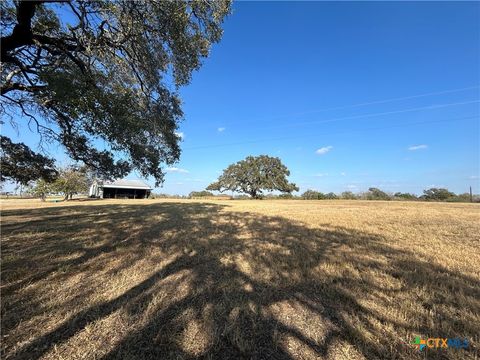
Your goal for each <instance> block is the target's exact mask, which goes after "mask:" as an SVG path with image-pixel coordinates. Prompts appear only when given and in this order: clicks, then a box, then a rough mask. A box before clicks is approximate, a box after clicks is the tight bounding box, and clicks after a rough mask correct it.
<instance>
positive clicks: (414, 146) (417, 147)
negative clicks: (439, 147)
mask: <svg viewBox="0 0 480 360" xmlns="http://www.w3.org/2000/svg"><path fill="white" fill-rule="evenodd" d="M426 148H428V145H424V144H422V145H412V146H410V147H409V148H408V150H410V151H415V150H422V149H426Z"/></svg>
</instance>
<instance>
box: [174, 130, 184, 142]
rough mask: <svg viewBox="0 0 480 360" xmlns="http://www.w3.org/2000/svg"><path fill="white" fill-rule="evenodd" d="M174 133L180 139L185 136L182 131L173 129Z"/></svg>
mask: <svg viewBox="0 0 480 360" xmlns="http://www.w3.org/2000/svg"><path fill="white" fill-rule="evenodd" d="M175 135H177V136H178V137H179V138H180V139H182V140H183V139H184V138H185V133H184V132H182V131H175Z"/></svg>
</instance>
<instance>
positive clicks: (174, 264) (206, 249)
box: [1, 200, 480, 359]
mask: <svg viewBox="0 0 480 360" xmlns="http://www.w3.org/2000/svg"><path fill="white" fill-rule="evenodd" d="M13 201H14V200H9V201H8V202H7V201H5V202H3V203H2V207H3V210H2V255H1V256H2V283H1V287H2V288H1V290H2V313H1V316H2V324H1V328H2V358H5V359H14V358H15V359H38V358H45V359H60V358H67V359H77V358H86V359H91V358H97V359H99V358H100V359H119V358H122V359H159V358H162V359H191V358H197V357H202V358H212V359H213V358H231V359H237V358H258V359H265V358H271V359H319V358H320V359H323V358H324V359H342V358H343V359H363V358H366V359H374V358H378V359H380V358H382V359H383V358H401V359H415V358H419V359H420V358H425V357H428V358H458V359H464V358H472V359H473V358H475V357H476V356H478V350H479V347H478V346H479V345H478V344H479V342H478V341H479V338H478V336H479V334H480V325H479V324H480V286H479V284H480V265H479V264H480V250H479V249H480V240H479V235H478V234H479V233H480V224H479V220H480V218H479V214H480V213H479V207H478V206H474V205H469V204H424V203H400V202H361V201H351V202H348V201H332V202H328V201H325V202H324V201H316V202H315V201H312V202H310V201H208V202H202V201H157V200H155V201H152V200H142V201H102V202H94V203H82V204H79V203H75V204H68V203H62V204H39V203H38V202H34V201H23V202H16V203H15V202H13ZM415 336H421V337H422V338H427V337H442V338H457V337H460V338H462V339H463V338H467V339H468V340H469V347H468V349H466V350H456V349H443V350H436V349H427V350H424V351H423V352H419V351H418V350H416V349H414V348H413V347H412V345H411V342H412V341H413V340H414V337H415Z"/></svg>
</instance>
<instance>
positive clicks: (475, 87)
mask: <svg viewBox="0 0 480 360" xmlns="http://www.w3.org/2000/svg"><path fill="white" fill-rule="evenodd" d="M478 88H480V85H474V86H468V87H464V88H457V89H449V90H441V91H435V92H429V93H423V94H416V95H409V96H403V97H396V98H390V99H383V100H374V101H369V102H363V103H357V104H351V105H342V106H336V107H330V108H324V109H318V110H310V111H304V112H298V113H292V114H288V115H280V116H276V117H272V118H269V119H264V120H252V121H247V122H242V123H249V122H262V121H271V120H276V119H284V118H288V117H294V116H300V115H308V114H316V113H321V112H326V111H333V110H343V109H350V108H356V107H362V106H368V105H376V104H385V103H389V102H395V101H401V100H410V99H417V98H421V97H428V96H433V95H443V94H451V93H456V92H461V91H466V90H472V89H478Z"/></svg>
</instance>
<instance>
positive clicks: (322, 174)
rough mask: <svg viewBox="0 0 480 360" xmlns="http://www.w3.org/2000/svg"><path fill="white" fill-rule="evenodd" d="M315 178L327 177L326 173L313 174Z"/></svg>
mask: <svg viewBox="0 0 480 360" xmlns="http://www.w3.org/2000/svg"><path fill="white" fill-rule="evenodd" d="M315 176H317V177H324V176H328V173H319V174H315Z"/></svg>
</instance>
